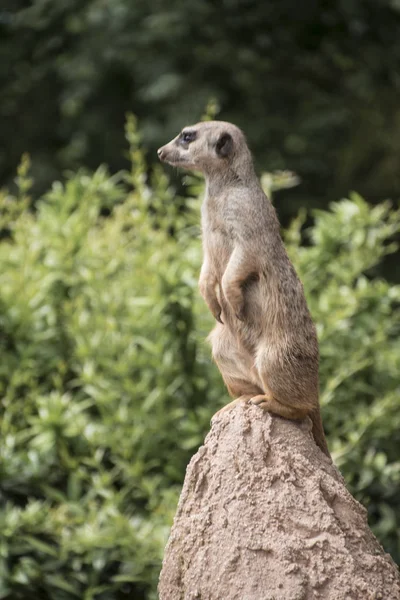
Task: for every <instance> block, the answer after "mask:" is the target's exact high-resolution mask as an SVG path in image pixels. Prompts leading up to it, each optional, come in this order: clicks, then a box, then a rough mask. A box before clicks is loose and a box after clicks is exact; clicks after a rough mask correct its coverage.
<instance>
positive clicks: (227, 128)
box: [157, 121, 252, 175]
mask: <svg viewBox="0 0 400 600" xmlns="http://www.w3.org/2000/svg"><path fill="white" fill-rule="evenodd" d="M157 154H158V157H159V158H160V160H162V161H163V162H166V163H168V164H170V165H173V166H175V167H183V168H184V169H193V170H196V171H201V172H203V173H204V174H205V175H210V174H212V173H215V172H219V173H220V172H221V171H224V170H226V171H228V170H231V169H232V167H234V166H235V163H236V162H237V161H238V159H240V161H241V162H243V159H246V158H247V161H250V162H252V160H251V155H250V151H249V149H248V147H247V144H246V139H245V137H244V134H243V132H242V131H241V130H240V129H239V128H238V127H236V125H232V123H226V122H224V121H203V122H201V123H197V124H196V125H190V126H188V127H184V129H182V131H181V133H180V134H179V135H177V136H176V137H175V138H174V139H173V140H171V141H170V142H169V143H168V144H166V145H165V146H162V147H161V148H159V149H158V150H157Z"/></svg>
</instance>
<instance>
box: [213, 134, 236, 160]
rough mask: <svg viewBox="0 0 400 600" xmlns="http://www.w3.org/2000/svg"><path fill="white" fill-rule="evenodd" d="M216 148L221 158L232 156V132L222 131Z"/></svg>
mask: <svg viewBox="0 0 400 600" xmlns="http://www.w3.org/2000/svg"><path fill="white" fill-rule="evenodd" d="M215 148H216V151H217V154H218V156H220V157H221V158H227V157H228V156H230V154H232V152H233V139H232V136H231V135H230V133H221V135H220V136H219V140H218V142H217V145H216V147H215Z"/></svg>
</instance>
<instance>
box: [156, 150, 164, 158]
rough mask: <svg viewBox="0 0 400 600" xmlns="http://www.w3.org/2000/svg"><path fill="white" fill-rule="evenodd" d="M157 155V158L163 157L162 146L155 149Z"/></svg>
mask: <svg viewBox="0 0 400 600" xmlns="http://www.w3.org/2000/svg"><path fill="white" fill-rule="evenodd" d="M157 155H158V158H160V159H162V157H163V148H159V149H158V150H157Z"/></svg>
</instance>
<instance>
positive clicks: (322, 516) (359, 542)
mask: <svg viewBox="0 0 400 600" xmlns="http://www.w3.org/2000/svg"><path fill="white" fill-rule="evenodd" d="M310 428H311V423H310V422H309V421H308V420H306V421H304V422H302V423H295V422H293V421H287V420H284V419H281V418H279V417H275V416H271V415H270V414H268V413H263V411H261V410H260V409H259V408H257V407H255V406H248V405H246V406H245V405H238V406H236V407H234V408H233V409H232V410H230V411H227V412H225V413H223V414H222V415H219V416H218V417H216V418H215V419H214V420H213V424H212V428H211V431H210V433H209V434H208V436H207V438H206V440H205V443H204V446H202V447H201V448H200V449H199V451H198V452H197V454H196V455H195V456H194V457H193V458H192V460H191V462H190V464H189V466H188V468H187V472H186V478H185V483H184V486H183V490H182V494H181V498H180V501H179V506H178V510H177V513H176V516H175V520H174V525H173V528H172V531H171V535H170V539H169V541H168V544H167V547H166V550H165V557H164V563H163V568H162V572H161V576H160V583H159V594H160V600H314V599H315V600H317V599H324V600H378V599H379V600H400V579H399V574H398V571H397V568H396V566H395V564H394V562H393V561H392V560H391V558H390V557H389V555H387V554H385V553H384V551H383V550H382V548H381V546H380V545H379V543H378V542H377V540H376V538H375V537H374V536H373V534H372V532H371V531H370V529H369V528H368V525H367V520H366V510H365V509H364V508H363V507H362V506H361V505H360V504H359V503H358V502H357V501H356V500H354V498H353V497H352V496H351V495H350V493H349V492H348V491H347V490H346V488H345V485H344V481H343V478H342V476H341V475H340V473H339V472H338V470H337V469H336V468H335V467H334V465H333V464H332V463H331V462H330V461H329V459H328V458H326V457H325V456H324V455H323V454H322V452H321V451H320V450H319V449H318V448H317V446H316V445H315V444H314V442H313V440H312V438H311V434H310Z"/></svg>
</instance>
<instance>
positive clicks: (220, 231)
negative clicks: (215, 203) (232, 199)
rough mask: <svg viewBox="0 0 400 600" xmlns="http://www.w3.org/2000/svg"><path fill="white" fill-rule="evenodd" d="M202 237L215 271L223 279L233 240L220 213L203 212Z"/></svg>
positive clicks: (205, 210)
mask: <svg viewBox="0 0 400 600" xmlns="http://www.w3.org/2000/svg"><path fill="white" fill-rule="evenodd" d="M202 237H203V247H204V251H205V252H206V253H207V256H208V259H209V261H210V263H211V265H212V267H213V270H214V271H215V273H216V274H217V276H221V277H222V275H223V273H224V271H225V268H226V265H227V263H228V261H229V258H230V256H231V254H232V252H233V238H232V236H231V235H230V234H229V229H228V227H227V225H226V222H225V221H224V218H223V214H222V213H221V212H220V211H218V210H214V211H210V210H207V207H205V208H204V209H203V210H202Z"/></svg>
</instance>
